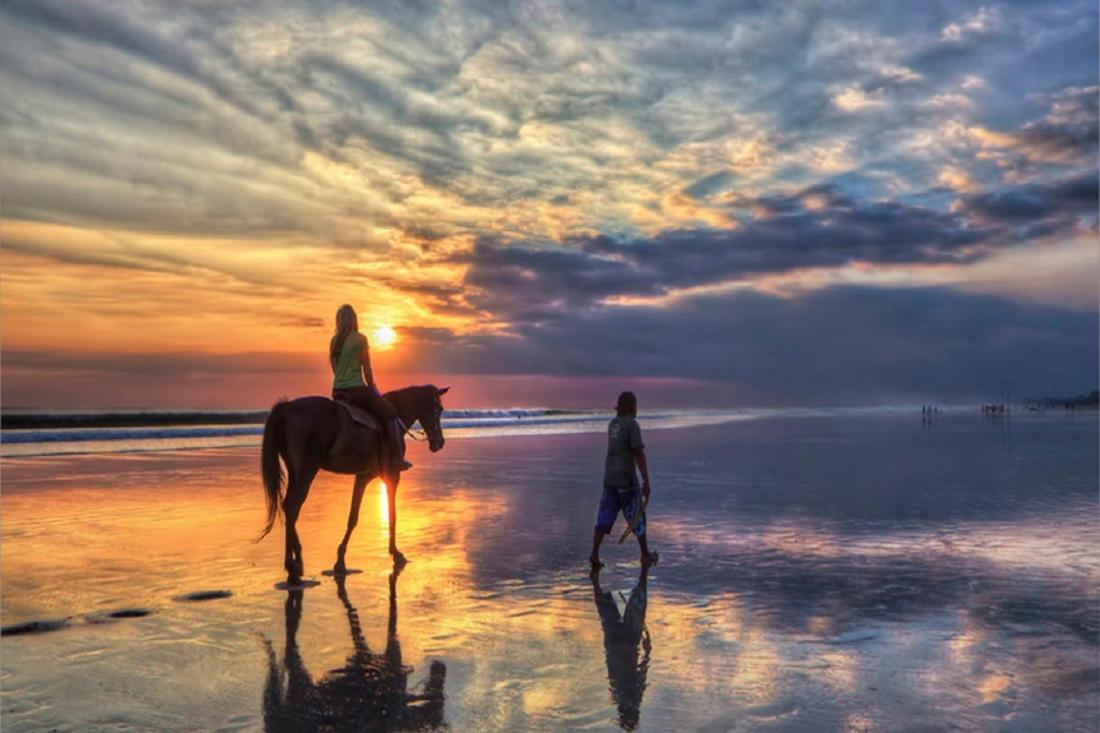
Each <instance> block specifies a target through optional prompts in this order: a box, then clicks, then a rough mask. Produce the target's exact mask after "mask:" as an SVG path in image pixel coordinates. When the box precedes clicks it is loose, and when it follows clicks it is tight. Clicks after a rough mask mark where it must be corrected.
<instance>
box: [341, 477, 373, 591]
mask: <svg viewBox="0 0 1100 733" xmlns="http://www.w3.org/2000/svg"><path fill="white" fill-rule="evenodd" d="M370 478H371V477H370V474H367V473H360V474H356V476H355V487H354V488H353V489H352V490H351V511H349V512H348V531H347V532H345V533H344V539H343V541H342V542H341V543H340V546H339V547H338V548H336V564H335V565H334V566H333V567H332V571H333V572H334V573H336V574H337V575H342V574H344V573H346V572H347V570H348V568H347V565H345V564H344V554H345V553H347V551H348V540H350V539H351V531H352V530H353V529H355V525H356V524H358V523H359V506H360V505H361V504H362V503H363V491H364V490H365V489H366V488H367V483H368V482H369V481H370Z"/></svg>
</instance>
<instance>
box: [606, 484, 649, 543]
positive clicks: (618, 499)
mask: <svg viewBox="0 0 1100 733" xmlns="http://www.w3.org/2000/svg"><path fill="white" fill-rule="evenodd" d="M641 510H642V490H641V489H640V488H639V487H637V486H631V487H628V488H625V489H616V488H615V487H614V486H605V487H603V495H602V496H600V508H599V511H598V512H597V513H596V531H597V532H603V533H604V534H610V533H611V528H612V527H613V526H614V525H615V519H616V518H617V517H618V516H619V512H620V511H621V512H622V513H623V517H625V518H626V523H627V525H629V524H630V523H631V522H633V521H634V517H635V516H637V514H638V512H641ZM634 534H636V535H638V536H639V537H644V536H645V512H642V517H641V519H639V520H638V524H637V525H636V526H635V527H634Z"/></svg>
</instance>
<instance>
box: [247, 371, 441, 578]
mask: <svg viewBox="0 0 1100 733" xmlns="http://www.w3.org/2000/svg"><path fill="white" fill-rule="evenodd" d="M448 389H450V387H443V388H442V389H439V388H437V387H436V386H435V385H431V384H429V385H424V386H418V387H406V388H404V389H399V390H396V391H394V392H387V393H386V394H384V395H382V396H383V397H384V398H385V399H386V401H388V402H389V403H390V404H391V405H393V408H394V410H396V411H397V415H398V417H400V418H401V423H402V424H403V425H405V426H406V427H405V429H406V431H407V430H408V428H409V427H411V426H412V424H413V423H415V422H419V423H420V426H421V427H422V428H423V429H424V432H425V433H426V434H427V436H428V448H429V450H431V452H432V453H435V452H437V451H439V450H441V449H442V448H443V443H444V439H443V429H442V428H441V427H440V424H439V422H440V416H441V415H442V414H443V403H442V402H441V401H440V397H442V396H443V395H444V394H446V393H447V390H448ZM380 430H381V426H379V430H371V429H370V428H367V427H363V426H361V425H358V424H357V423H355V422H354V421H353V420H352V418H351V415H349V414H348V411H347V410H346V409H345V408H344V407H342V406H340V405H339V404H337V403H336V402H334V401H333V400H330V399H329V398H327V397H299V398H298V399H296V400H291V401H287V400H286V399H282V400H279V401H278V402H277V403H275V406H274V407H272V408H271V412H270V413H269V414H268V416H267V421H266V423H264V438H263V447H262V448H261V450H260V469H261V473H262V475H263V483H264V493H265V496H266V499H267V524H266V525H265V526H264V528H263V530H262V531H261V532H260V535H259V537H257V538H256V539H257V541H258V540H261V539H263V538H264V537H266V536H267V534H268V533H269V532H271V529H272V527H274V526H275V520H276V518H277V517H278V515H279V511H280V508H281V509H282V513H283V522H284V524H285V525H286V548H285V552H284V562H283V565H284V567H285V569H286V572H287V584H288V585H289V586H294V585H298V584H300V583H301V582H302V572H303V567H304V566H303V563H302V543H301V542H300V541H299V540H298V532H297V530H296V529H295V524H296V523H297V521H298V512H299V511H301V508H302V504H303V503H304V502H305V500H306V496H307V495H308V494H309V487H310V484H312V483H313V479H314V477H316V476H317V472H318V471H320V470H322V469H324V470H326V471H330V472H332V473H343V474H354V476H355V485H354V487H353V488H352V495H351V511H350V512H349V513H348V529H347V532H345V533H344V539H343V541H342V542H341V543H340V547H339V548H338V549H337V551H336V552H337V554H336V564H335V565H334V566H333V572H334V573H335V574H336V575H343V574H345V573H346V572H347V566H346V565H345V563H344V555H345V554H346V553H347V549H348V540H349V539H351V533H352V530H354V529H355V525H356V524H357V523H358V521H359V505H360V504H361V503H362V501H363V492H364V491H365V490H366V488H367V484H368V483H370V480H371V479H373V478H375V477H376V476H379V477H381V478H382V480H383V481H385V483H386V493H387V498H388V499H389V517H390V548H389V549H390V555H391V556H392V557H393V560H394V562H395V563H397V564H404V563H405V561H406V560H405V556H404V555H403V554H402V553H401V552H400V551H399V550H398V549H397V542H396V540H395V539H394V537H395V533H396V530H397V485H398V484H399V483H400V480H401V474H400V473H399V472H394V471H389V472H387V473H389V474H390V475H382V474H383V472H384V471H383V460H382V451H383V450H385V439H384V438H383V436H382V434H381V432H380ZM280 458H281V459H282V462H283V463H285V464H286V487H285V491H284V486H283V484H284V476H283V469H282V466H281V465H280V463H279V459H280Z"/></svg>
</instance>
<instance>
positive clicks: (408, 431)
mask: <svg viewBox="0 0 1100 733" xmlns="http://www.w3.org/2000/svg"><path fill="white" fill-rule="evenodd" d="M401 426H402V427H405V424H404V423H402V424H401ZM405 435H407V436H409V437H410V438H412V439H413V440H416V441H420V442H421V443H423V442H424V441H425V440H427V439H428V433H427V431H425V430H424V428H413V427H406V428H405Z"/></svg>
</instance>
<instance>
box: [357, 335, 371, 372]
mask: <svg viewBox="0 0 1100 733" xmlns="http://www.w3.org/2000/svg"><path fill="white" fill-rule="evenodd" d="M359 360H360V361H361V362H362V364H363V379H365V380H366V382H367V384H374V370H373V369H371V368H370V343H369V342H368V341H367V337H366V336H364V337H363V353H362V355H361V356H360V357H359Z"/></svg>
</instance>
